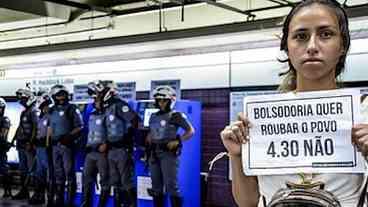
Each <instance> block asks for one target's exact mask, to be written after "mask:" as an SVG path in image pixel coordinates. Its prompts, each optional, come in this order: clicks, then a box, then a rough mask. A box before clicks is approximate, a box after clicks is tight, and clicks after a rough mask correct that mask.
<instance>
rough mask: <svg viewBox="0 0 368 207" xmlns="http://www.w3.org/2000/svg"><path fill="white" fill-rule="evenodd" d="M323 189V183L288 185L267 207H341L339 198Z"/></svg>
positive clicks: (279, 191)
mask: <svg viewBox="0 0 368 207" xmlns="http://www.w3.org/2000/svg"><path fill="white" fill-rule="evenodd" d="M323 188H324V184H323V183H316V184H312V185H303V184H294V183H286V188H283V189H280V190H278V191H277V192H276V194H275V195H274V196H273V197H272V200H271V202H270V204H269V205H267V207H341V205H340V203H339V201H338V200H337V198H336V197H335V196H334V195H333V194H332V193H330V192H328V191H326V190H324V189H323Z"/></svg>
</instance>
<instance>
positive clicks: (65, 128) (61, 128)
mask: <svg viewBox="0 0 368 207" xmlns="http://www.w3.org/2000/svg"><path fill="white" fill-rule="evenodd" d="M68 107H69V106H68V105H62V106H60V105H57V106H54V107H53V108H52V109H51V113H50V126H51V128H52V141H53V142H54V143H55V142H57V141H59V140H60V138H61V137H62V136H64V135H66V134H68V133H70V131H71V130H72V123H70V120H69V118H68V114H67V109H68Z"/></svg>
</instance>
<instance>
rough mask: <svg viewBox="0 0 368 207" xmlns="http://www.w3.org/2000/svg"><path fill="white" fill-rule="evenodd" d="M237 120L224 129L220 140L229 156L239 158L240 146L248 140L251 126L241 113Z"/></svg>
mask: <svg viewBox="0 0 368 207" xmlns="http://www.w3.org/2000/svg"><path fill="white" fill-rule="evenodd" d="M237 119H238V120H237V121H236V122H233V123H232V124H230V125H228V126H226V127H225V129H224V130H222V132H221V140H222V143H223V144H224V146H225V148H226V149H227V151H228V152H229V154H230V155H233V156H240V154H241V144H245V143H247V141H248V140H249V128H250V127H251V124H250V123H249V120H248V118H247V117H245V116H244V114H243V113H239V114H238V118H237Z"/></svg>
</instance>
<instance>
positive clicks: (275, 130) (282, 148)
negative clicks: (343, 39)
mask: <svg viewBox="0 0 368 207" xmlns="http://www.w3.org/2000/svg"><path fill="white" fill-rule="evenodd" d="M244 112H245V113H246V114H247V116H248V119H249V121H250V122H251V123H252V127H251V128H250V130H249V137H250V140H249V142H248V143H247V144H244V145H243V146H242V159H243V169H244V172H245V174H247V175H267V174H268V175H269V174H289V173H300V172H304V173H347V172H349V173H351V172H364V170H365V167H364V160H363V158H362V156H361V154H360V152H358V151H357V150H356V148H355V147H354V146H353V145H352V143H351V128H352V125H353V124H354V123H359V122H360V120H361V118H360V114H359V112H360V91H359V90H354V89H342V90H330V91H319V92H305V93H286V94H278V95H264V96H249V97H246V98H245V99H244Z"/></svg>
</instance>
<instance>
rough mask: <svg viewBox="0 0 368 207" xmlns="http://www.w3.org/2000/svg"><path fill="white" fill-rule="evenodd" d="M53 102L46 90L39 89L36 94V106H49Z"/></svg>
mask: <svg viewBox="0 0 368 207" xmlns="http://www.w3.org/2000/svg"><path fill="white" fill-rule="evenodd" d="M52 104H53V101H52V98H51V97H50V95H49V93H47V92H46V91H39V92H38V94H37V103H36V105H37V107H38V108H39V109H42V108H43V107H44V106H50V105H52Z"/></svg>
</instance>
